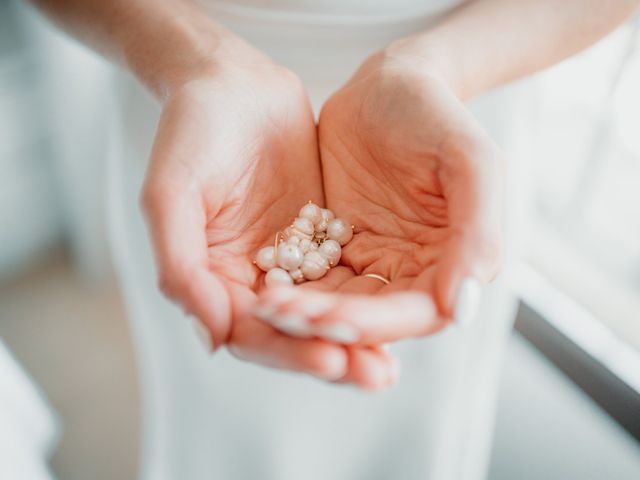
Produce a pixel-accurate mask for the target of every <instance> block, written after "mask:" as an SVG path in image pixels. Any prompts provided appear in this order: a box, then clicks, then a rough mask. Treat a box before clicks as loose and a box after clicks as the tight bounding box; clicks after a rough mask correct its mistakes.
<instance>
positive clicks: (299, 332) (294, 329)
mask: <svg viewBox="0 0 640 480" xmlns="http://www.w3.org/2000/svg"><path fill="white" fill-rule="evenodd" d="M272 323H273V325H274V326H275V327H276V328H277V329H278V330H280V331H281V332H284V333H286V334H287V335H291V336H292V337H298V338H311V337H312V336H313V333H312V332H311V329H310V328H309V323H308V322H307V319H306V318H304V317H303V316H302V315H298V314H297V313H290V314H288V315H283V316H281V317H277V318H276V319H274V321H273V322H272Z"/></svg>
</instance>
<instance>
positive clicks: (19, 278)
mask: <svg viewBox="0 0 640 480" xmlns="http://www.w3.org/2000/svg"><path fill="white" fill-rule="evenodd" d="M639 26H640V23H639V22H638V20H637V19H636V20H634V21H631V22H629V23H628V24H626V25H625V26H623V27H622V28H620V29H619V30H617V31H616V32H615V33H613V34H612V35H610V36H609V37H607V38H606V39H604V40H603V41H602V42H600V43H599V44H597V45H596V46H594V47H593V48H591V49H589V50H588V51H586V52H584V53H583V54H581V55H579V56H577V57H575V58H573V59H570V60H568V61H566V62H564V63H562V64H561V65H559V66H557V67H554V68H553V69H551V70H549V71H547V72H544V73H542V74H540V75H538V77H537V79H536V81H537V83H538V84H539V85H538V87H539V88H538V95H539V98H537V99H536V102H535V103H536V109H535V112H534V115H535V120H536V121H535V128H534V129H533V130H532V131H530V132H522V134H524V135H527V136H529V137H530V138H534V139H535V142H534V143H535V145H536V146H537V147H536V150H535V151H534V152H530V156H531V158H532V159H533V165H532V174H533V175H534V178H533V185H534V198H533V203H532V208H531V211H530V218H529V219H528V221H529V225H530V232H531V235H530V236H529V242H528V244H527V246H526V251H525V256H524V259H523V262H522V263H521V264H520V265H519V266H518V268H516V269H515V271H514V272H512V273H511V275H512V276H513V279H512V280H513V281H512V284H513V286H514V289H515V290H516V291H517V293H518V294H519V295H520V298H521V308H520V312H519V315H518V319H517V323H516V329H515V331H514V333H513V336H512V339H511V341H510V346H509V351H508V355H507V361H506V364H505V367H504V372H503V380H502V386H501V390H500V399H499V405H498V418H497V425H496V434H495V446H494V451H493V456H492V462H491V471H490V478H491V479H496V480H499V479H513V478H518V479H540V478H545V479H546V478H562V479H581V480H584V479H602V478H607V479H623V480H624V479H638V478H640V130H639V126H640V87H639V86H640V35H638V30H639ZM113 88H114V86H113V71H112V69H111V67H110V66H109V65H108V64H107V63H105V62H104V61H102V60H101V59H100V58H98V57H96V56H95V55H94V54H92V53H91V52H89V51H88V50H86V49H85V48H84V47H82V46H80V45H78V44H77V43H75V42H74V41H72V40H70V39H69V38H67V37H65V36H63V35H62V34H60V33H59V32H57V31H56V30H55V29H54V28H53V27H51V26H50V25H48V24H47V23H46V22H45V21H44V20H42V19H41V18H39V17H38V16H37V15H35V14H34V13H33V12H32V11H31V10H30V9H29V8H28V7H26V6H25V5H22V4H21V3H20V2H18V1H15V0H0V232H1V237H0V238H1V239H0V347H2V344H4V347H6V351H4V350H5V349H3V348H0V360H3V357H6V358H5V359H4V361H3V362H0V365H1V364H3V363H4V364H6V365H7V368H6V369H5V370H6V371H2V370H3V369H2V368H0V478H2V479H5V478H6V479H14V478H16V479H18V478H19V479H31V478H33V479H36V478H38V479H39V478H43V479H44V478H49V477H48V475H50V474H51V475H53V476H54V477H55V478H59V479H61V480H65V479H68V480H75V479H78V480H79V479H87V478H91V479H94V480H101V479H123V480H126V479H133V478H135V475H136V468H137V461H138V460H137V459H138V448H139V445H138V429H139V418H140V414H139V410H138V409H139V405H138V390H137V378H136V367H135V358H134V353H133V351H132V346H131V343H130V338H129V333H128V330H127V319H126V315H125V312H124V308H123V305H122V300H121V296H120V293H119V292H118V288H117V286H116V284H115V280H114V275H113V272H112V269H111V266H110V261H109V250H108V243H109V242H108V237H107V234H106V228H105V207H104V203H105V202H104V177H105V174H104V170H105V167H106V162H105V158H106V138H105V134H104V133H105V131H106V123H107V121H108V117H109V112H110V108H111V102H112V99H113V93H112V92H113ZM3 368H4V367H3ZM25 373H26V375H27V378H28V379H30V381H28V380H25V377H24V374H25ZM3 417H4V418H3ZM4 425H8V426H9V428H6V429H5V428H4ZM12 465H13V466H12ZM16 465H17V466H16ZM10 468H16V469H17V468H22V469H23V470H21V471H23V472H29V473H24V474H23V475H22V476H15V474H12V473H11V472H15V471H18V470H10Z"/></svg>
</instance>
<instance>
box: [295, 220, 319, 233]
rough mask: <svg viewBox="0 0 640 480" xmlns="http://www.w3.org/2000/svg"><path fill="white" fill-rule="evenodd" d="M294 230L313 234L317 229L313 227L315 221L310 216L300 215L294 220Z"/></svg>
mask: <svg viewBox="0 0 640 480" xmlns="http://www.w3.org/2000/svg"><path fill="white" fill-rule="evenodd" d="M292 228H293V230H298V231H299V232H302V233H304V234H306V235H313V232H314V231H315V229H314V227H313V222H312V221H311V220H309V219H308V218H304V217H298V218H296V219H295V220H294V221H293V225H292Z"/></svg>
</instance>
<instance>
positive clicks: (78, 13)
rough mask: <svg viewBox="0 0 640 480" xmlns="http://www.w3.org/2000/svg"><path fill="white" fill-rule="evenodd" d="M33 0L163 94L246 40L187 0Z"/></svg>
mask: <svg viewBox="0 0 640 480" xmlns="http://www.w3.org/2000/svg"><path fill="white" fill-rule="evenodd" d="M32 1H33V3H35V4H36V5H37V6H38V7H39V8H40V9H41V10H42V11H44V12H45V13H46V14H47V15H48V16H49V17H51V18H52V19H53V20H54V21H56V23H58V24H59V25H61V26H62V28H64V29H65V30H67V31H68V32H69V33H71V34H72V35H73V36H75V37H77V38H78V39H79V40H81V41H83V42H84V43H86V44H88V45H90V46H91V47H93V48H94V49H96V50H97V51H99V52H100V53H102V54H103V55H105V56H106V57H108V58H110V59H112V60H114V61H116V62H119V63H121V64H124V65H126V66H127V67H128V68H130V69H131V70H132V72H133V73H134V74H135V75H136V76H137V77H138V78H139V79H140V80H141V81H142V82H143V83H144V84H145V85H147V86H148V87H149V88H150V89H151V90H152V91H153V93H154V94H156V95H157V96H159V97H163V96H166V95H167V94H168V93H169V92H170V91H171V89H172V88H174V87H175V86H177V85H179V84H181V83H182V82H184V81H185V79H187V78H189V77H191V76H193V75H194V74H197V73H198V72H199V71H203V70H207V69H214V68H216V65H217V63H218V62H221V61H222V59H223V58H224V57H231V55H230V53H229V52H230V50H233V48H235V46H236V45H237V44H239V45H242V42H241V41H240V40H239V39H238V38H237V37H235V36H234V35H233V34H231V33H230V32H229V31H227V30H225V29H224V28H222V27H220V26H219V25H217V24H216V23H215V22H213V21H212V20H211V19H210V18H209V17H208V16H207V15H206V14H205V13H204V12H203V11H202V10H201V9H200V8H199V7H198V6H196V5H195V4H193V3H192V2H190V1H189V0H111V1H103V0H32ZM243 47H244V46H241V48H243Z"/></svg>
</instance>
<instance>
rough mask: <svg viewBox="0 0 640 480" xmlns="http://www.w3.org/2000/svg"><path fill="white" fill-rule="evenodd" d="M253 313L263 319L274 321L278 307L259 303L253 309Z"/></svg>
mask: <svg viewBox="0 0 640 480" xmlns="http://www.w3.org/2000/svg"><path fill="white" fill-rule="evenodd" d="M253 315H254V316H256V317H258V318H259V319H261V320H264V321H266V322H269V323H273V322H274V321H275V318H276V309H275V308H273V307H270V306H268V305H259V306H257V307H256V308H254V309H253Z"/></svg>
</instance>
